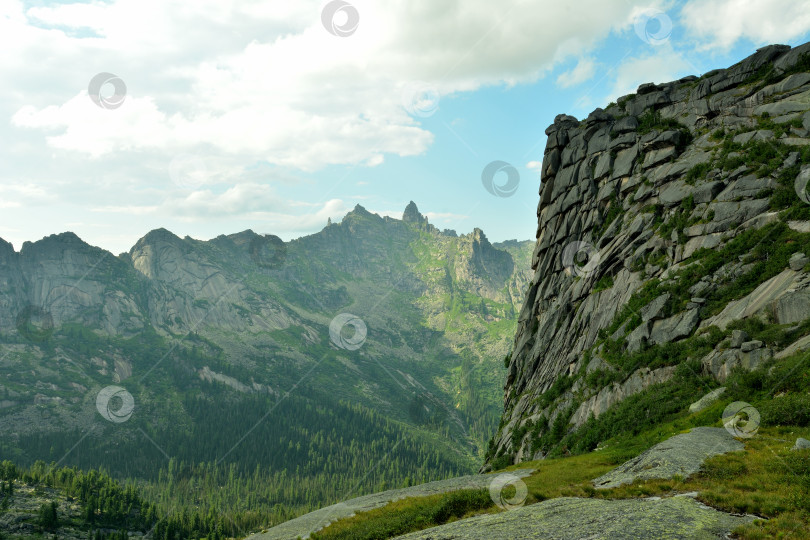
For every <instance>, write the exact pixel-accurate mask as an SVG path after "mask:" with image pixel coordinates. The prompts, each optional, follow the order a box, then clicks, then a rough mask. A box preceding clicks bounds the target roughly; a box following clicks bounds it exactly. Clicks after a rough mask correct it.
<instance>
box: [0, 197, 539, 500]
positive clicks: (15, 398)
mask: <svg viewBox="0 0 810 540" xmlns="http://www.w3.org/2000/svg"><path fill="white" fill-rule="evenodd" d="M403 217H404V219H403V220H397V219H392V218H388V217H380V216H378V215H376V214H372V213H370V212H368V211H366V210H365V209H364V208H362V207H361V206H358V207H357V208H355V209H354V210H353V211H352V212H350V213H349V214H347V215H346V216H345V218H344V219H343V220H342V222H340V223H333V224H330V225H328V226H327V227H326V228H324V229H323V230H322V231H321V232H319V233H317V234H313V235H311V236H307V237H303V238H300V239H297V240H293V241H291V242H287V243H284V242H282V241H281V240H279V239H278V238H277V237H273V236H261V235H258V234H255V233H253V232H252V231H244V232H242V233H238V234H233V235H228V236H224V235H223V236H219V237H217V238H214V239H212V240H210V241H199V240H194V239H191V238H188V237H186V238H179V237H177V236H175V235H174V234H172V233H171V232H169V231H167V230H164V229H159V230H155V231H152V232H150V233H149V234H147V235H146V236H144V237H143V238H141V239H140V240H139V241H138V242H137V243H136V244H135V246H133V248H132V249H131V250H130V251H129V252H128V253H123V254H121V255H119V256H114V255H112V254H110V253H108V252H106V251H104V250H101V249H99V248H95V247H92V246H89V245H87V244H86V243H84V242H83V241H82V240H81V239H79V238H78V237H77V236H76V235H74V234H72V233H62V234H59V235H53V236H49V237H47V238H44V239H43V240H40V241H38V242H34V243H31V242H26V243H25V244H24V245H23V246H22V249H21V250H20V251H19V252H15V251H14V249H13V248H12V246H11V245H10V244H8V243H6V242H2V241H0V341H1V342H2V353H0V357H2V360H1V361H0V420H1V421H2V428H1V429H0V431H2V441H1V442H0V449H2V452H3V455H4V456H10V457H13V458H14V459H16V460H17V461H19V462H20V463H22V464H25V463H30V462H32V461H33V460H35V459H44V460H46V461H49V460H54V461H59V460H63V463H76V464H79V465H81V466H83V467H86V468H89V467H99V466H105V467H107V468H109V469H110V470H111V471H112V472H113V473H115V474H118V475H132V476H142V477H146V478H153V479H155V478H157V476H158V471H159V469H160V468H161V467H163V468H165V467H166V466H167V465H168V458H175V459H176V460H178V461H184V462H186V463H188V464H194V463H200V462H222V463H223V464H227V463H230V462H233V463H236V464H237V465H238V467H239V469H240V470H241V471H242V473H244V474H246V473H247V472H252V471H253V469H255V468H256V466H257V465H258V466H261V467H267V471H265V472H266V473H267V474H275V473H278V472H280V471H281V470H282V469H284V468H287V467H290V468H291V471H289V473H290V474H292V471H295V470H296V467H298V472H297V473H296V474H298V475H299V476H296V475H295V474H293V477H295V478H297V480H296V481H298V482H304V480H305V479H306V478H309V479H310V481H312V482H313V485H314V484H315V482H314V479H315V478H316V477H318V475H320V474H327V476H325V477H322V478H321V479H322V480H323V481H322V482H321V484H323V485H321V486H319V487H318V486H315V487H313V488H312V489H313V492H312V493H311V494H310V495H308V496H307V497H304V498H303V499H301V498H300V497H299V496H298V495H296V497H298V498H297V499H295V501H285V500H281V501H280V502H282V503H285V502H290V503H294V504H297V505H304V506H302V508H310V507H311V505H313V504H315V505H317V504H321V503H325V502H327V501H329V500H331V499H330V497H331V498H334V497H339V496H341V495H345V494H346V492H347V491H348V490H349V489H351V488H352V487H353V486H354V485H355V484H357V486H356V489H358V490H360V491H363V490H367V489H369V488H371V487H379V486H380V485H385V483H396V484H399V483H401V482H403V481H404V480H405V479H406V477H410V478H411V480H412V481H413V480H431V479H435V478H439V477H444V476H447V475H449V474H458V473H463V472H469V471H471V470H474V468H475V466H476V465H475V463H476V462H477V461H478V460H479V459H480V457H481V456H482V455H483V449H484V443H485V441H486V439H487V438H488V437H489V436H490V435H491V433H492V431H493V430H494V429H495V427H496V426H497V418H498V414H499V410H500V394H501V391H502V376H503V358H504V356H505V355H506V354H507V352H508V348H509V346H510V342H511V336H512V335H513V332H514V331H515V324H516V318H517V317H516V314H517V310H516V306H517V304H518V302H519V300H520V299H522V296H523V291H524V290H525V288H526V286H527V284H528V280H529V273H530V269H529V268H528V264H529V258H530V255H531V244H532V243H531V242H508V243H504V244H501V245H498V246H494V245H492V244H491V243H490V242H489V241H488V240H487V238H486V236H485V235H484V233H483V232H482V231H480V230H478V229H476V230H475V231H474V232H472V233H470V234H467V235H461V236H457V235H455V233H452V232H449V231H448V232H440V231H438V230H437V229H436V228H435V227H433V225H431V224H430V223H428V220H427V219H426V218H425V217H424V216H422V215H421V214H420V213H419V211H418V209H417V208H416V205H415V204H413V203H411V204H410V205H409V206H408V209H406V212H405V214H404V216H403ZM499 246H500V247H499ZM342 314H350V315H351V316H354V317H353V318H352V317H349V316H347V317H346V318H344V319H340V316H341V315H342ZM347 321H348V324H342V323H346V322H347ZM358 321H360V322H358ZM341 324H342V328H341ZM353 325H354V326H353ZM361 326H362V327H363V328H360V327H361ZM358 329H359V330H361V333H359V334H354V331H355V330H358ZM362 331H365V333H366V335H365V336H363V335H362ZM110 385H114V386H118V387H120V389H119V390H108V391H107V393H106V394H105V393H101V394H100V391H101V390H102V389H103V388H106V387H108V386H110ZM100 395H101V396H102V398H103V397H104V396H107V397H109V398H110V399H111V401H110V403H111V404H112V405H110V407H111V409H110V410H111V411H112V412H109V413H108V412H101V413H100V410H104V409H99V407H100V405H99V403H97V401H98V400H99V399H102V398H100V397H99V396H100ZM128 396H131V399H130V398H129V397H128ZM105 406H106V405H105ZM121 407H123V410H122V409H121ZM127 409H128V410H127ZM237 411H239V412H238V414H237ZM339 411H340V412H339ZM338 412H339V414H338ZM372 413H373V416H369V417H368V421H367V422H359V423H353V424H345V425H344V424H343V423H342V422H344V421H343V420H339V419H340V418H350V417H351V416H352V415H356V416H357V418H361V417H364V416H367V415H369V414H372ZM104 415H106V416H107V417H108V418H109V419H111V420H112V421H108V420H105V418H104V417H103V416H104ZM116 415H119V416H116ZM278 415H284V418H283V419H281V418H279V417H278ZM336 415H337V416H336ZM339 426H342V429H343V432H342V433H340V432H336V431H335V429H336V428H338V427H339ZM361 441H364V442H363V443H362V444H365V445H367V446H365V447H364V449H363V451H362V452H354V456H353V457H351V458H349V457H348V456H350V455H351V453H349V454H347V458H346V460H343V461H340V462H339V463H327V462H326V461H323V460H324V459H325V457H326V456H327V453H329V452H331V453H333V454H334V455H342V454H343V453H345V452H349V451H350V449H351V448H352V445H353V444H360V443H361ZM74 445H75V447H74ZM329 455H332V454H329ZM383 459H386V460H387V461H386V464H385V466H379V467H378V468H377V469H375V470H374V471H371V472H368V476H367V477H365V476H363V475H359V466H360V462H359V461H358V460H363V462H364V464H365V465H366V466H373V465H374V463H377V464H379V463H380V462H381V461H382V460H383ZM189 474H192V473H189ZM364 474H365V473H364ZM355 475H359V476H357V477H356V478H355ZM327 478H328V480H327ZM336 479H342V480H340V481H338V480H336ZM353 494H357V492H355V493H353ZM290 496H292V495H290Z"/></svg>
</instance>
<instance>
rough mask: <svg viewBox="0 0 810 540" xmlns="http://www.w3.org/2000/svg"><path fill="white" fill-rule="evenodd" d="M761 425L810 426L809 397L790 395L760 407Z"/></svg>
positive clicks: (798, 394) (805, 395)
mask: <svg viewBox="0 0 810 540" xmlns="http://www.w3.org/2000/svg"><path fill="white" fill-rule="evenodd" d="M760 414H761V415H762V418H761V420H762V423H763V424H765V425H769V426H777V425H779V426H810V395H808V394H800V393H791V394H786V395H784V396H781V397H777V398H773V399H772V400H770V401H768V402H765V403H764V404H763V405H762V406H761V407H760Z"/></svg>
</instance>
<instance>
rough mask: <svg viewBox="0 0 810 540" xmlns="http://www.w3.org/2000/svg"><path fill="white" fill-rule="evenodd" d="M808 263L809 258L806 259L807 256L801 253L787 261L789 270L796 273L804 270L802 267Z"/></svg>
mask: <svg viewBox="0 0 810 540" xmlns="http://www.w3.org/2000/svg"><path fill="white" fill-rule="evenodd" d="M808 262H810V258H809V257H807V255H805V254H804V253H801V252H797V253H794V254H793V255H792V256H791V257H790V261H788V264H789V265H790V269H791V270H793V271H795V272H798V271H799V270H801V269H802V268H804V266H805V265H806V264H807V263H808Z"/></svg>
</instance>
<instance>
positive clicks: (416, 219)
mask: <svg viewBox="0 0 810 540" xmlns="http://www.w3.org/2000/svg"><path fill="white" fill-rule="evenodd" d="M402 221H404V222H406V223H425V222H427V218H426V217H425V216H423V215H422V214H421V213H420V212H419V208H417V206H416V203H415V202H413V201H411V202H409V203H408V206H406V207H405V211H404V212H402Z"/></svg>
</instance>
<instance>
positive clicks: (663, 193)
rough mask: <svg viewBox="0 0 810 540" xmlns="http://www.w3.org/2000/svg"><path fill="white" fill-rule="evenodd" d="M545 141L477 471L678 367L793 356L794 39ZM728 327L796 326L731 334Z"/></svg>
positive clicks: (798, 58)
mask: <svg viewBox="0 0 810 540" xmlns="http://www.w3.org/2000/svg"><path fill="white" fill-rule="evenodd" d="M546 134H547V135H548V141H547V145H546V149H545V154H544V157H543V164H542V175H541V186H540V191H539V195H540V201H539V205H538V207H537V216H538V227H537V234H536V236H537V241H536V245H535V249H534V253H533V257H532V263H531V264H532V269H533V270H534V277H533V279H532V281H531V284H530V285H529V287H528V291H527V292H526V295H525V298H524V303H523V307H522V310H521V312H520V316H519V322H518V329H517V334H516V336H515V341H514V347H513V352H512V354H511V357H510V359H509V362H508V374H507V380H506V385H505V397H504V409H505V411H504V415H503V418H502V421H501V427H500V428H499V430H498V433H497V434H496V436H495V437H494V439H493V441H492V442H491V444H490V453H489V455H488V461H489V463H492V462H493V460H494V459H496V458H500V459H501V462H500V463H499V464H500V465H503V463H504V461H503V460H506V462H507V463H508V462H520V461H525V460H527V459H531V458H540V457H543V455H544V449H543V448H538V445H537V444H536V443H537V440H538V438H539V437H541V436H542V435H543V434H544V433H546V432H548V431H549V430H550V429H551V427H550V426H551V425H553V423H554V422H555V421H556V420H558V419H560V422H561V424H560V425H561V426H562V427H563V428H564V429H565V430H566V431H568V432H572V431H573V430H575V429H576V428H577V427H579V426H581V425H582V423H583V422H585V421H586V420H587V419H588V418H589V417H598V416H599V415H600V414H602V413H604V412H605V411H606V410H608V409H609V408H610V407H612V406H614V405H615V404H616V403H618V402H620V401H622V400H623V399H625V398H626V397H628V396H630V395H633V394H635V393H638V392H641V391H643V390H644V389H646V388H648V387H649V386H650V385H653V384H657V383H661V382H662V381H666V380H668V379H669V378H671V377H672V376H673V373H674V372H675V370H676V367H677V366H679V365H680V364H682V363H684V362H687V361H689V362H691V363H690V366H694V365H695V362H698V361H699V364H697V366H698V367H696V368H695V369H697V370H700V372H701V374H702V375H704V376H712V377H715V378H716V379H718V380H723V379H724V378H725V377H726V376H727V374H728V373H729V372H730V370H731V369H733V368H734V367H735V366H741V367H744V368H745V367H747V368H752V367H754V366H756V365H759V364H761V363H762V362H763V361H765V360H767V359H768V358H771V357H772V356H774V355H775V354H779V352H780V351H778V350H776V349H779V348H785V349H789V350H790V351H792V352H795V351H796V350H800V349H801V348H802V347H804V348H806V347H807V341H808V340H807V339H806V338H804V339H802V338H803V337H804V336H803V335H798V334H796V332H798V333H799V334H806V333H807V332H806V331H804V330H801V331H800V330H796V329H798V328H799V323H801V322H802V321H804V320H805V319H807V317H808V316H809V315H810V274H808V268H810V267H808V264H807V263H808V255H810V235H809V234H807V233H808V232H810V196H809V195H808V192H807V184H808V179H810V44H805V45H803V46H800V47H796V48H790V47H788V46H784V45H771V46H768V47H764V48H762V49H759V50H757V51H756V53H755V54H753V55H752V56H750V57H748V58H746V59H745V60H743V61H742V62H739V63H738V64H735V65H734V66H731V67H730V68H728V69H720V70H715V71H712V72H709V73H706V74H704V75H703V76H701V77H699V78H698V77H695V76H690V77H685V78H683V79H680V80H678V81H673V82H669V83H665V84H653V83H649V84H643V85H641V86H640V87H639V88H638V90H637V92H636V93H635V94H632V95H628V96H624V97H622V98H620V99H618V100H617V102H616V103H611V104H610V105H609V106H608V107H606V108H605V109H604V110H603V109H596V110H595V111H594V112H592V113H591V114H590V115H589V116H588V117H587V118H585V119H583V120H581V121H580V120H577V119H576V118H573V117H571V116H568V115H559V116H557V118H555V120H554V123H553V125H551V126H549V127H548V129H547V130H546ZM746 320H756V321H759V323H760V324H762V325H773V326H774V327H778V328H780V329H785V328H793V329H794V330H796V332H794V333H793V334H790V336H789V337H790V340H789V343H782V342H779V343H763V342H762V341H761V340H744V339H743V340H740V339H738V340H737V342H733V341H734V340H731V339H729V334H731V332H732V329H730V328H729V326H730V325H731V326H732V327H735V328H736V327H737V326H739V325H740V321H746ZM791 325H794V326H792V327H791ZM801 328H805V327H801ZM791 331H793V330H791ZM698 337H700V339H702V340H703V341H701V347H704V346H707V347H708V349H705V348H704V349H700V348H697V347H691V344H692V343H695V341H694V340H696V339H698ZM738 337H739V336H738ZM707 343H708V345H706V344H707ZM673 344H679V345H678V346H674V347H673ZM685 344H690V345H688V346H687V345H685ZM681 345H683V346H681ZM790 347H793V348H792V349H790ZM694 350H700V351H701V356H700V358H695V357H694ZM705 350H709V352H708V353H706V354H703V352H705ZM656 351H659V352H656ZM651 359H655V361H651ZM546 450H547V449H546ZM488 468H489V466H488V465H487V466H485V467H484V469H485V470H486V469H488Z"/></svg>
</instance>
